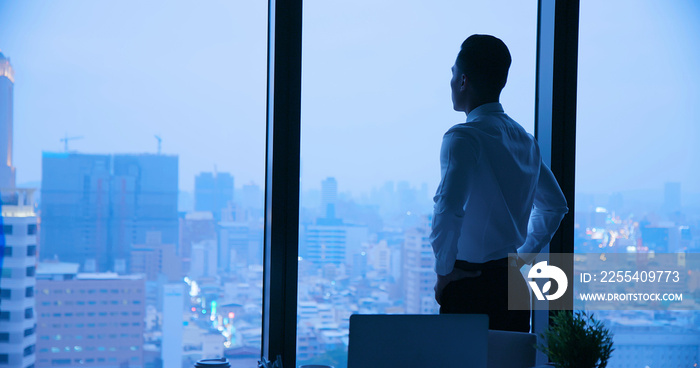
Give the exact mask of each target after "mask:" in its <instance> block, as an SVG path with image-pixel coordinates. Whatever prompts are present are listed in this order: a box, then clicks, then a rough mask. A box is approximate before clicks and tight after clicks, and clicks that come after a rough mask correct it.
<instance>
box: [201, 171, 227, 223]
mask: <svg viewBox="0 0 700 368" xmlns="http://www.w3.org/2000/svg"><path fill="white" fill-rule="evenodd" d="M232 201H233V176H231V174H229V173H217V172H214V173H210V172H203V173H201V174H199V175H197V177H195V179H194V209H195V211H209V212H211V213H212V214H213V215H214V218H215V219H217V220H221V211H222V210H223V209H225V208H227V207H228V206H229V204H230V203H231V202H232Z"/></svg>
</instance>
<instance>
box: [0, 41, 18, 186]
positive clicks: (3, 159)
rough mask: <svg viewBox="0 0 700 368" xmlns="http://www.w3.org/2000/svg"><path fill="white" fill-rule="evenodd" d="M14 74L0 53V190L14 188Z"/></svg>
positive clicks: (6, 59)
mask: <svg viewBox="0 0 700 368" xmlns="http://www.w3.org/2000/svg"><path fill="white" fill-rule="evenodd" d="M14 84H15V72H14V70H13V69H12V65H11V64H10V59H8V58H6V57H5V55H3V54H2V52H0V189H3V188H14V187H15V168H14V167H13V166H12V125H13V122H12V119H13V118H12V115H13V113H12V105H13V98H14V97H13V94H14V92H13V89H14Z"/></svg>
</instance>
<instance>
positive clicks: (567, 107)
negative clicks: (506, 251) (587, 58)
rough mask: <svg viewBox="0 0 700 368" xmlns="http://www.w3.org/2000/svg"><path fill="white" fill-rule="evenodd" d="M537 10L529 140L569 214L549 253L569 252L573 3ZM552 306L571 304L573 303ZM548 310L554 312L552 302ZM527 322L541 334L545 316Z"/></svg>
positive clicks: (564, 0)
mask: <svg viewBox="0 0 700 368" xmlns="http://www.w3.org/2000/svg"><path fill="white" fill-rule="evenodd" d="M538 6H539V10H538V29H537V77H536V89H537V91H536V93H535V98H536V101H535V137H536V138H537V140H538V142H539V144H540V150H541V152H542V157H543V160H544V162H545V163H546V164H547V165H549V166H550V168H551V169H552V172H553V173H554V176H555V177H556V178H557V181H558V182H559V185H560V186H561V189H562V191H563V192H564V196H565V197H566V200H567V203H568V207H569V213H568V214H567V215H566V216H565V217H564V219H563V220H562V223H561V225H560V227H559V230H558V231H557V233H556V234H555V235H554V237H553V238H552V241H551V242H550V245H549V252H550V254H551V255H557V254H562V253H566V254H572V253H573V252H574V183H575V164H576V155H575V153H576V152H575V150H576V91H577V89H576V88H577V68H578V23H579V0H539V5H538ZM551 255H550V257H551ZM568 258H571V259H568ZM559 263H560V264H563V265H565V266H566V267H568V269H573V257H568V256H567V257H566V259H562V260H561V262H559ZM572 296H573V294H572ZM557 302H561V303H562V305H571V304H572V303H573V300H562V301H557ZM550 307H551V309H560V308H557V305H554V304H551V305H550ZM532 322H533V332H535V333H537V334H539V333H541V332H543V330H544V329H545V328H546V327H547V324H548V323H549V313H547V311H534V313H533V321H532ZM537 359H538V360H537V363H538V364H544V363H546V357H545V356H544V354H542V353H538V356H537Z"/></svg>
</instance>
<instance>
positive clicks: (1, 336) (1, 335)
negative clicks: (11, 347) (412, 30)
mask: <svg viewBox="0 0 700 368" xmlns="http://www.w3.org/2000/svg"><path fill="white" fill-rule="evenodd" d="M8 341H10V334H9V333H8V332H0V342H8Z"/></svg>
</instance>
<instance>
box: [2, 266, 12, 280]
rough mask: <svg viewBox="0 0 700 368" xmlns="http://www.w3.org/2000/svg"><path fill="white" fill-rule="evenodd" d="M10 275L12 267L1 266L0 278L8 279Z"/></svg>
mask: <svg viewBox="0 0 700 368" xmlns="http://www.w3.org/2000/svg"><path fill="white" fill-rule="evenodd" d="M10 277H12V269H11V268H7V267H3V268H2V278H3V279H9V278H10Z"/></svg>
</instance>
